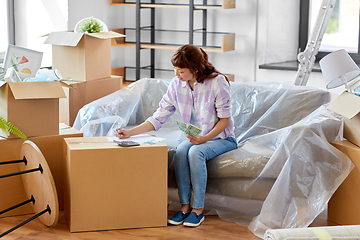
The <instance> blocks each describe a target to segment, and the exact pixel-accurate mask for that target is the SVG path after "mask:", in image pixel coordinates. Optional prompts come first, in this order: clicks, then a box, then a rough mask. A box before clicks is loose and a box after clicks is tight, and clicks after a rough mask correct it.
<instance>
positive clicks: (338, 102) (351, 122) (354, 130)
mask: <svg viewBox="0 0 360 240" xmlns="http://www.w3.org/2000/svg"><path fill="white" fill-rule="evenodd" d="M327 108H328V109H330V110H332V111H334V112H336V113H338V114H341V115H342V116H344V138H346V139H347V140H349V141H350V142H352V143H354V144H356V145H357V146H360V114H359V112H360V97H358V96H356V95H354V94H352V93H348V92H343V93H342V94H341V95H340V96H339V97H337V98H336V99H335V100H334V101H332V102H331V103H330V104H329V105H328V107H327Z"/></svg>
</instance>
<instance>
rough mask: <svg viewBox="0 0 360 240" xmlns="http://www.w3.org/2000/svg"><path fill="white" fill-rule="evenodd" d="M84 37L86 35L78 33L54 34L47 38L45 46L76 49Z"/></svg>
mask: <svg viewBox="0 0 360 240" xmlns="http://www.w3.org/2000/svg"><path fill="white" fill-rule="evenodd" d="M83 35H84V33H78V32H52V33H50V34H49V36H48V37H47V38H46V40H45V42H44V44H52V45H61V46H72V47H75V46H76V45H78V43H79V42H80V40H81V38H82V37H83Z"/></svg>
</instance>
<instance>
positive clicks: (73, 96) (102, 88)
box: [59, 76, 122, 126]
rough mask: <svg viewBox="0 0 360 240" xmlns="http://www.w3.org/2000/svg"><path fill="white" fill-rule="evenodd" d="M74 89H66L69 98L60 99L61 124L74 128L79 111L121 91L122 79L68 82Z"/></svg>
mask: <svg viewBox="0 0 360 240" xmlns="http://www.w3.org/2000/svg"><path fill="white" fill-rule="evenodd" d="M66 83H68V84H69V85H71V86H72V87H73V88H66V87H64V91H65V94H66V96H67V98H63V99H60V113H59V115H60V120H59V121H60V122H63V123H66V124H67V125H70V126H73V124H74V121H75V119H76V116H77V113H78V111H79V110H80V109H81V108H82V107H83V106H84V105H86V104H88V103H90V102H92V101H95V100H97V99H99V98H102V97H105V96H106V95H108V94H110V93H113V92H115V91H117V90H120V89H121V87H122V77H119V76H111V77H110V78H104V79H98V80H94V81H89V82H74V81H66Z"/></svg>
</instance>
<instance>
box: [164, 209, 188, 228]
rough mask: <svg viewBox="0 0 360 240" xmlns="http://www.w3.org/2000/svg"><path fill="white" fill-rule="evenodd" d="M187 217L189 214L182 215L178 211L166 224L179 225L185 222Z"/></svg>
mask: <svg viewBox="0 0 360 240" xmlns="http://www.w3.org/2000/svg"><path fill="white" fill-rule="evenodd" d="M188 215H189V213H183V212H182V211H178V212H177V213H176V214H175V215H174V216H173V217H171V218H169V219H168V223H170V224H172V225H180V224H182V223H183V222H184V221H185V218H186V217H187V216H188Z"/></svg>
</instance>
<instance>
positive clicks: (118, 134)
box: [115, 128, 131, 139]
mask: <svg viewBox="0 0 360 240" xmlns="http://www.w3.org/2000/svg"><path fill="white" fill-rule="evenodd" d="M115 136H116V137H118V138H120V139H122V138H128V137H131V134H130V132H129V130H126V129H123V128H118V129H116V130H115Z"/></svg>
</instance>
